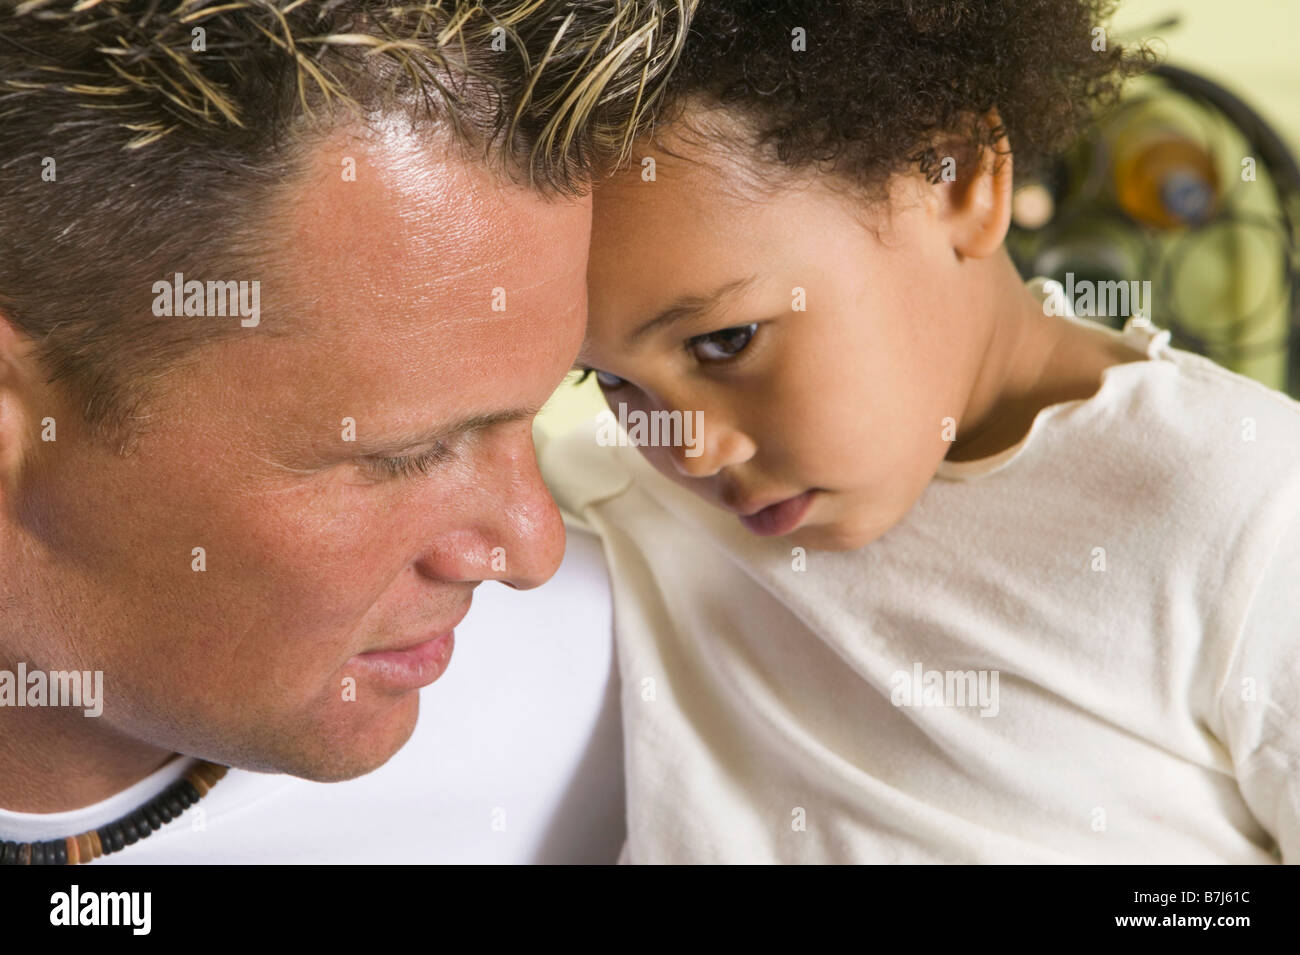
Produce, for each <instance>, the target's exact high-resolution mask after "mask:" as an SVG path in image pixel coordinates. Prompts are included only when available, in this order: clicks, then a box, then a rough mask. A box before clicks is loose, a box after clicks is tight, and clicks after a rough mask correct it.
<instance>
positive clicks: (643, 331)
mask: <svg viewBox="0 0 1300 955" xmlns="http://www.w3.org/2000/svg"><path fill="white" fill-rule="evenodd" d="M757 278H758V276H757V275H751V276H749V277H748V278H743V279H736V280H734V281H732V282H727V283H726V284H725V285H719V286H718V287H717V288H716V289H714V290H713V291H712V292H710V293H709V294H708V295H683V296H682V297H681V298H679V299H677V301H675V302H673V303H672V304H671V305H669V306H668V307H667V308H665V309H664V310H663V311H662V312H660V313H659V314H658V315H656V316H655V317H654V318H652V319H650V321H648V322H646V323H645V324H644V325H642V326H641V327H640V328H638V329H636V330H635V331H633V332H632V333H631V334H630V335H628V336H627V344H628V345H629V346H631V345H635V344H636V343H637V342H638V341H639V340H640V339H642V338H644V337H645V336H646V335H649V334H650V333H651V332H652V331H655V330H656V329H658V328H661V327H663V326H664V325H671V324H672V323H673V322H680V321H682V320H684V319H687V318H694V317H695V316H696V315H700V314H702V313H704V312H708V311H712V310H713V309H715V308H717V307H718V306H719V305H720V304H721V303H722V301H723V299H726V298H730V297H732V296H734V295H737V294H739V293H740V292H742V291H744V290H745V289H746V288H748V287H749V286H750V285H752V284H753V283H754V282H755V280H757Z"/></svg>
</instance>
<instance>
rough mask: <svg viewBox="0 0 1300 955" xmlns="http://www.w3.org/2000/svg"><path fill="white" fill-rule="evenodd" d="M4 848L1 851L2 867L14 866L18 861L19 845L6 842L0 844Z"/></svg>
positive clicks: (0, 861) (0, 860) (0, 862)
mask: <svg viewBox="0 0 1300 955" xmlns="http://www.w3.org/2000/svg"><path fill="white" fill-rule="evenodd" d="M0 846H3V848H2V849H0V865H13V864H14V863H16V862H17V861H18V843H16V842H5V843H0Z"/></svg>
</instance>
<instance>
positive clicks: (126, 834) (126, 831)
mask: <svg viewBox="0 0 1300 955" xmlns="http://www.w3.org/2000/svg"><path fill="white" fill-rule="evenodd" d="M117 824H118V826H119V827H121V829H122V841H123V842H124V843H125V844H126V845H128V846H133V845H135V844H136V843H137V842H139V841H140V833H139V831H137V830H136V828H135V823H134V822H132V821H131V817H130V816H123V817H122V818H121V819H119V820H118V821H117Z"/></svg>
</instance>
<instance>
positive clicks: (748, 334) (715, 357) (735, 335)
mask: <svg viewBox="0 0 1300 955" xmlns="http://www.w3.org/2000/svg"><path fill="white" fill-rule="evenodd" d="M757 331H758V323H757V322H751V323H750V324H749V325H737V326H736V327H735V328H724V329H722V330H721V331H717V332H709V333H708V334H707V335H696V336H695V337H694V338H691V339H688V340H687V342H686V347H687V348H689V349H690V350H691V351H692V352H693V353H694V354H695V357H696V358H698V359H700V360H701V361H726V360H727V359H728V358H734V357H736V356H737V355H739V354H740V353H741V352H742V351H744V350H745V349H746V348H747V347H749V343H750V342H751V341H753V338H754V334H755V333H756V332H757Z"/></svg>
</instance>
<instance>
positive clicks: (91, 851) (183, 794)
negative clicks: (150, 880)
mask: <svg viewBox="0 0 1300 955" xmlns="http://www.w3.org/2000/svg"><path fill="white" fill-rule="evenodd" d="M226 769H227V767H225V766H219V765H218V764H216V763H209V762H207V761H206V760H201V761H200V762H199V763H198V764H197V765H196V766H194V767H193V768H192V769H190V770H189V771H188V772H186V773H185V775H184V776H183V777H182V778H180V779H178V780H177V781H176V782H174V783H172V784H171V785H170V786H168V787H167V788H166V789H164V790H163V791H162V792H161V793H159V794H158V795H157V796H155V797H154V798H153V799H150V800H149V801H148V802H147V803H145V804H144V805H143V806H141V807H140V808H139V809H137V810H135V812H131V813H127V814H126V815H125V816H123V817H122V818H121V819H119V820H117V821H116V822H110V823H109V824H108V825H106V826H100V827H99V828H98V829H91V830H90V831H89V832H83V833H80V834H79V835H75V836H68V837H67V838H66V839H51V840H48V841H45V842H6V841H4V840H2V839H0V865H77V864H78V863H82V862H90V861H91V860H92V859H98V858H99V857H100V856H105V855H108V854H109V853H110V852H117V851H119V850H121V849H122V848H123V847H125V846H129V845H134V844H135V843H137V842H139V841H140V840H141V839H144V838H146V837H147V836H151V835H153V833H154V832H155V831H157V830H159V829H161V828H162V827H163V826H165V825H166V824H167V823H169V822H171V821H172V820H173V819H175V818H177V817H178V816H179V815H180V814H181V813H183V812H184V811H185V810H186V809H188V808H189V807H190V806H192V805H194V804H195V803H196V802H198V801H199V800H200V799H202V798H203V797H204V796H206V795H207V794H208V791H209V790H210V789H212V787H213V786H215V785H216V784H217V782H218V781H219V780H220V779H221V777H222V776H224V775H226Z"/></svg>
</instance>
